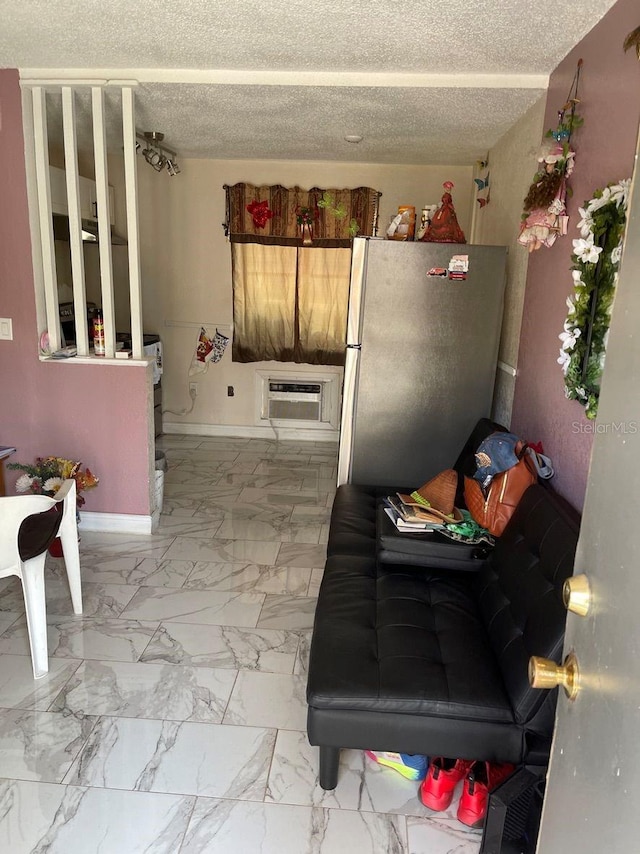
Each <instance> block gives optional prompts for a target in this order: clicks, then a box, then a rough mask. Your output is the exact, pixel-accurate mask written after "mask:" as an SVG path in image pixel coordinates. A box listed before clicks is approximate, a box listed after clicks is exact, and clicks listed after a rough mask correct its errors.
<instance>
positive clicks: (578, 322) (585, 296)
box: [558, 178, 631, 418]
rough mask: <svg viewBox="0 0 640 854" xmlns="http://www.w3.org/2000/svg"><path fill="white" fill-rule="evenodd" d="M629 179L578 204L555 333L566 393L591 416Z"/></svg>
mask: <svg viewBox="0 0 640 854" xmlns="http://www.w3.org/2000/svg"><path fill="white" fill-rule="evenodd" d="M630 185H631V179H630V178H627V179H625V180H623V181H620V182H618V183H617V184H609V185H608V186H607V187H605V188H604V189H603V190H596V192H595V194H594V196H593V198H592V199H590V200H589V201H588V202H585V206H584V208H579V209H578V211H579V213H580V216H581V217H582V219H581V220H580V222H579V223H578V228H579V229H580V235H581V236H580V239H578V240H574V241H573V255H572V258H573V267H572V273H571V274H572V276H573V285H574V294H573V296H572V297H571V296H570V297H567V307H568V309H569V312H568V314H567V319H566V320H565V322H564V331H563V332H561V333H560V335H559V338H560V340H561V341H562V346H561V348H560V357H559V358H558V363H559V364H560V365H561V366H562V372H563V373H564V383H565V396H566V397H567V398H569V400H577V401H578V402H579V403H581V404H582V405H583V406H584V407H585V408H586V415H587V418H595V417H596V415H597V412H598V397H599V393H600V377H601V376H602V369H603V367H604V359H605V352H606V348H607V337H608V334H609V322H610V318H611V305H612V303H613V296H614V293H615V289H616V285H617V282H618V269H617V268H618V264H619V262H620V257H621V255H622V239H623V237H624V227H625V223H626V219H627V204H628V197H629V187H630ZM589 332H590V333H591V334H590V335H589ZM587 351H588V352H587Z"/></svg>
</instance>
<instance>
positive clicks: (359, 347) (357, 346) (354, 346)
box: [347, 344, 362, 350]
mask: <svg viewBox="0 0 640 854" xmlns="http://www.w3.org/2000/svg"><path fill="white" fill-rule="evenodd" d="M347 350H362V344H347Z"/></svg>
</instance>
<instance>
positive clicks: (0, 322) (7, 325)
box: [0, 317, 13, 341]
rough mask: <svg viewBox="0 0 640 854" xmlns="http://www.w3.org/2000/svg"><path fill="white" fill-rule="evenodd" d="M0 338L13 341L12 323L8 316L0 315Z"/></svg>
mask: <svg viewBox="0 0 640 854" xmlns="http://www.w3.org/2000/svg"><path fill="white" fill-rule="evenodd" d="M0 338H2V339H3V340H5V341H13V324H12V323H11V318H10V317H0Z"/></svg>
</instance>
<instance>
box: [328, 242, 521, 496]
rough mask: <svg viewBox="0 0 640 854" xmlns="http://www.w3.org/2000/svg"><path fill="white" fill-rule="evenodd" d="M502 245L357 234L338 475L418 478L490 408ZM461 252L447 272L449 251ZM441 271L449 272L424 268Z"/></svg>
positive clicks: (448, 455) (434, 468) (389, 480)
mask: <svg viewBox="0 0 640 854" xmlns="http://www.w3.org/2000/svg"><path fill="white" fill-rule="evenodd" d="M506 254H507V250H506V248H505V247H503V246H469V245H459V244H444V243H417V242H413V243H408V242H399V241H392V240H379V239H376V238H366V237H362V238H356V239H355V240H354V242H353V258H352V265H351V287H350V295H349V312H348V323H347V351H346V362H345V372H344V387H343V399H342V419H341V422H342V423H341V432H340V450H339V456H338V484H341V483H346V482H353V483H362V484H370V485H372V484H378V485H384V486H392V485H403V486H411V485H415V486H420V485H421V484H422V483H424V482H426V481H427V480H429V478H431V477H432V476H433V475H435V474H437V473H438V472H439V471H442V470H443V469H445V468H449V467H450V466H451V465H452V464H453V462H454V461H455V460H456V458H457V456H458V453H459V452H460V449H461V447H462V446H463V444H464V442H465V440H466V438H467V436H468V435H469V433H470V432H471V429H472V427H473V426H474V424H475V423H476V421H477V420H478V418H480V417H482V416H488V415H489V414H490V410H491V402H492V397H493V389H494V383H495V374H496V364H497V358H498V345H499V339H500V328H501V324H502V308H503V297H504V284H505V262H506ZM454 255H467V256H468V262H469V268H468V272H467V274H466V279H455V280H452V279H450V278H449V276H448V269H449V265H450V261H451V259H452V256H454ZM438 268H439V269H440V272H442V270H443V269H444V270H445V271H447V275H446V277H442V276H438V275H430V276H429V275H427V273H429V272H437V271H438Z"/></svg>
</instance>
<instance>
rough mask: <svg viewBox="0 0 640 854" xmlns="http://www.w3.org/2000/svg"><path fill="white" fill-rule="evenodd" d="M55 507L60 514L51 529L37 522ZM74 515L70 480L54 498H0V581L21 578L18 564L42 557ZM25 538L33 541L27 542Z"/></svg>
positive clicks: (74, 487) (73, 484) (72, 485)
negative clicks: (63, 524)
mask: <svg viewBox="0 0 640 854" xmlns="http://www.w3.org/2000/svg"><path fill="white" fill-rule="evenodd" d="M56 505H57V506H58V507H59V510H60V511H61V512H60V514H59V519H58V520H56V522H55V523H54V524H53V525H52V524H51V522H50V520H49V519H46V518H43V519H40V520H39V519H38V516H40V515H41V514H43V513H46V511H48V510H51V508H52V507H55V506H56ZM75 512H76V482H75V480H72V479H69V480H66V481H65V482H64V483H63V484H62V486H61V487H60V489H59V490H58V492H57V493H56V495H55V497H53V498H52V497H51V496H49V495H11V496H3V497H0V577H4V576H6V575H16V574H20V560H21V559H22V560H28V559H29V558H30V557H34V556H35V555H36V554H41V553H42V551H44V550H45V549H46V548H47V546H48V545H49V543H50V542H51V539H53V537H55V535H56V533H57V530H58V528H59V526H60V522H61V521H62V520H63V519H65V518H67V516H68V515H69V514H75ZM28 522H29V523H31V524H30V525H28V524H27V523H28ZM43 523H44V524H43ZM21 532H22V535H21ZM26 538H32V541H31V542H26V541H25V539H26Z"/></svg>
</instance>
